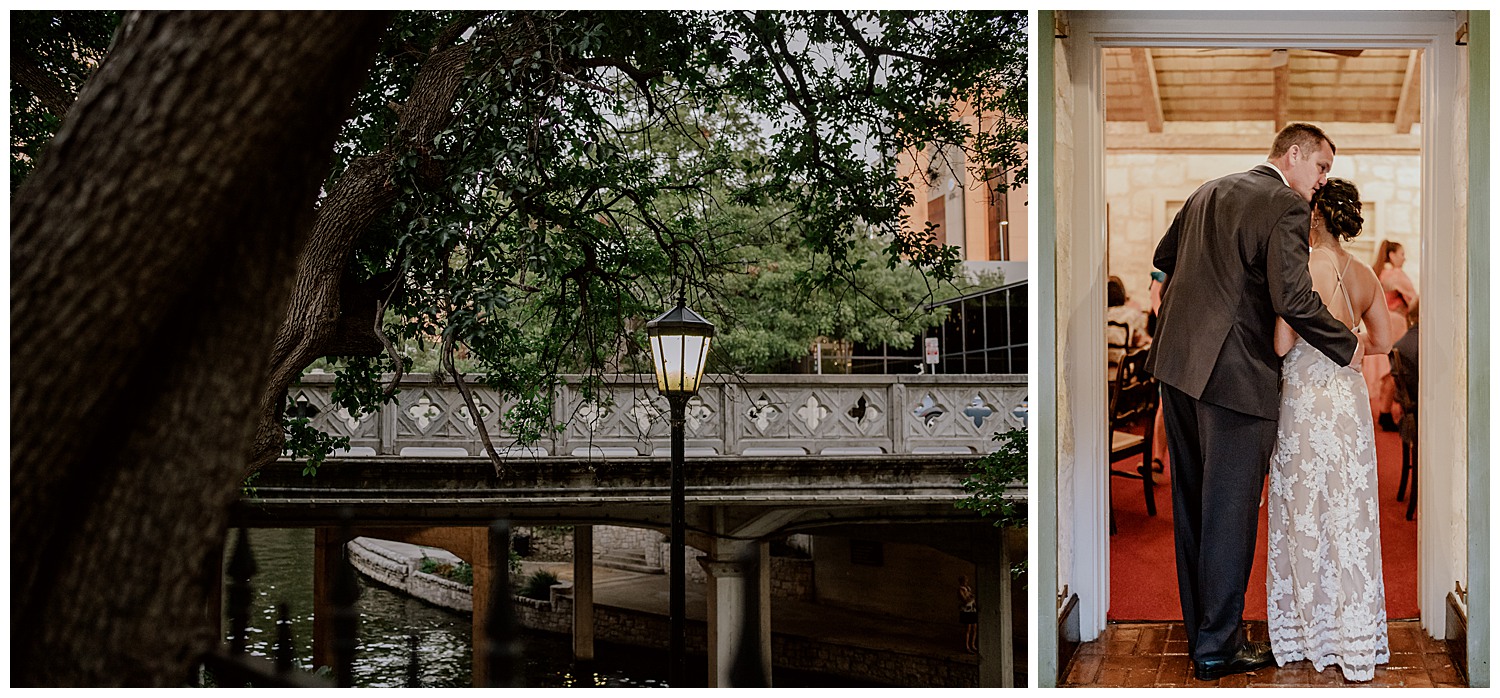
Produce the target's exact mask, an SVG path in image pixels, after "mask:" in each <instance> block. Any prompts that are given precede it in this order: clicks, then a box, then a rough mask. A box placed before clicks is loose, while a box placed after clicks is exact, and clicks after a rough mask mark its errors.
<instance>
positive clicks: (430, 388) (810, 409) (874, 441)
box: [288, 374, 1026, 458]
mask: <svg viewBox="0 0 1500 698" xmlns="http://www.w3.org/2000/svg"><path fill="white" fill-rule="evenodd" d="M441 378H442V377H441V376H438V377H436V378H435V377H434V376H431V375H420V374H419V375H410V376H406V377H405V378H404V379H403V380H402V381H401V392H400V394H399V395H398V397H397V400H396V402H394V403H392V404H388V405H386V406H384V407H383V408H382V409H381V410H380V411H379V412H376V413H375V414H366V415H353V414H350V413H349V412H348V411H347V410H345V409H343V408H342V407H336V406H334V405H333V404H332V388H333V376H332V375H326V374H312V375H308V376H305V377H304V378H303V379H302V381H301V382H300V383H298V384H295V385H293V386H292V388H291V390H290V391H289V393H288V396H289V398H290V401H291V403H292V404H291V407H290V408H291V409H294V410H299V411H300V413H301V414H304V415H307V416H310V417H311V421H312V424H313V425H314V426H316V427H318V428H319V429H321V430H323V431H325V432H328V433H331V434H334V435H336V436H348V437H349V445H350V449H349V452H348V453H344V454H340V455H349V456H361V455H366V456H368V455H407V456H429V457H448V456H478V455H482V454H483V445H482V441H481V439H480V436H479V432H478V430H477V429H476V428H475V426H474V415H473V414H471V413H470V411H469V408H468V406H467V405H465V404H464V400H463V396H462V395H461V394H460V392H459V391H458V389H457V388H456V387H455V386H454V385H453V383H452V382H451V381H445V380H441ZM467 385H468V387H469V389H470V391H471V394H472V395H473V397H474V400H475V402H476V403H477V407H478V409H477V411H478V412H479V418H480V419H483V420H484V424H485V427H486V428H487V430H488V431H489V434H490V439H491V442H492V443H493V444H494V446H495V449H496V450H497V451H498V452H499V453H500V455H502V456H506V457H518V456H589V455H598V456H606V457H610V458H617V457H625V456H635V455H666V454H667V453H668V449H669V439H670V433H669V428H670V427H669V425H668V424H667V412H668V410H667V402H666V399H665V398H662V397H661V396H660V395H658V394H657V392H656V385H655V381H654V379H653V378H652V377H651V376H642V375H622V376H617V377H615V378H614V379H613V380H611V381H609V383H608V388H607V391H606V393H605V394H604V395H602V396H599V398H598V399H595V400H590V399H588V398H587V397H586V396H585V394H584V393H583V392H582V391H581V390H580V389H579V385H580V384H579V382H578V381H576V380H570V381H568V382H567V383H566V384H565V385H564V386H563V387H562V388H561V389H560V391H559V394H557V395H556V396H555V397H556V399H555V400H554V401H553V405H552V412H551V416H552V421H553V423H554V424H556V425H557V427H556V429H555V430H554V431H553V432H552V433H549V434H546V435H544V436H543V438H541V439H540V440H538V441H536V442H534V443H531V444H522V443H520V442H519V440H518V439H517V436H516V434H515V433H513V432H512V431H510V430H508V429H507V427H506V426H505V421H506V419H505V416H506V415H507V414H508V413H509V412H510V411H511V410H513V409H514V408H515V407H516V401H515V400H514V399H513V398H508V399H506V400H501V399H500V396H499V395H498V393H497V392H496V391H494V390H491V389H489V388H487V387H485V386H482V385H480V384H479V383H478V382H477V380H472V381H468V382H467ZM1025 399H1026V377H1025V376H1024V375H918V376H905V375H903V376H890V375H755V376H747V377H743V378H728V377H726V378H724V379H722V380H709V381H706V384H705V385H704V387H703V389H702V391H700V393H699V395H698V396H697V397H695V398H694V399H693V400H692V401H691V402H689V403H688V409H687V432H686V440H687V455H688V456H690V457H694V458H699V457H704V456H715V455H721V456H780V455H786V456H798V455H862V454H870V455H875V454H913V455H915V454H941V453H950V454H981V453H988V452H990V451H992V450H994V449H995V448H996V446H997V444H996V442H995V441H993V440H992V437H993V435H994V433H995V432H1004V431H1007V430H1009V429H1012V428H1015V427H1020V426H1022V422H1021V419H1020V418H1019V417H1017V416H1016V414H1015V413H1016V410H1017V408H1018V407H1019V406H1020V405H1021V404H1022V403H1023V402H1024V401H1025Z"/></svg>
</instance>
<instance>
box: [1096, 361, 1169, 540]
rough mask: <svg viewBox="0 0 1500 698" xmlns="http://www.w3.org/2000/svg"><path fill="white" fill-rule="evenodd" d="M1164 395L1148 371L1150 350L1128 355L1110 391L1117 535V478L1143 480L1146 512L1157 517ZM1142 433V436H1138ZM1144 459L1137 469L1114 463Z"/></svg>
mask: <svg viewBox="0 0 1500 698" xmlns="http://www.w3.org/2000/svg"><path fill="white" fill-rule="evenodd" d="M1160 399H1161V394H1160V393H1159V392H1158V390H1157V385H1156V379H1155V378H1153V377H1152V376H1151V374H1149V373H1147V372H1146V351H1144V350H1142V351H1137V352H1134V353H1131V354H1126V355H1125V356H1124V357H1122V358H1121V359H1120V366H1119V370H1118V372H1117V373H1116V374H1115V380H1114V384H1113V385H1111V386H1110V391H1109V436H1110V438H1109V463H1110V470H1109V475H1110V483H1111V484H1110V490H1111V498H1110V507H1109V532H1110V534H1111V535H1113V534H1114V533H1115V509H1114V498H1113V490H1114V484H1113V483H1114V478H1116V477H1123V478H1130V479H1133V480H1140V481H1141V488H1142V490H1143V491H1144V493H1145V497H1146V513H1147V514H1149V515H1151V516H1156V482H1155V481H1154V480H1153V479H1152V476H1151V472H1152V471H1151V447H1152V437H1153V435H1154V433H1155V429H1154V428H1153V427H1154V426H1155V421H1154V420H1155V419H1156V407H1157V403H1158V402H1159V401H1160ZM1137 432H1139V433H1137ZM1135 456H1140V459H1141V464H1140V465H1139V466H1138V467H1136V468H1134V469H1133V470H1116V469H1115V468H1114V464H1115V463H1118V462H1120V461H1122V460H1125V459H1128V458H1133V457H1135Z"/></svg>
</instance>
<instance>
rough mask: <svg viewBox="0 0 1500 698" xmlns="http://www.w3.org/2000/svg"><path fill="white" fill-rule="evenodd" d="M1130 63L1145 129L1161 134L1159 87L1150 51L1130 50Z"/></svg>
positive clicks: (1144, 49) (1142, 49)
mask: <svg viewBox="0 0 1500 698" xmlns="http://www.w3.org/2000/svg"><path fill="white" fill-rule="evenodd" d="M1130 62H1131V63H1133V64H1135V81H1136V84H1138V85H1140V86H1141V91H1140V96H1139V97H1138V99H1139V100H1140V103H1141V113H1143V114H1145V115H1146V128H1147V129H1148V130H1150V131H1151V132H1152V133H1161V129H1162V123H1163V122H1164V121H1165V120H1164V119H1163V118H1162V110H1161V86H1160V85H1159V84H1157V81H1156V66H1155V65H1153V64H1152V62H1151V49H1148V48H1132V49H1130Z"/></svg>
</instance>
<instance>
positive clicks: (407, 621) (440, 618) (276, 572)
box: [224, 529, 870, 688]
mask: <svg viewBox="0 0 1500 698" xmlns="http://www.w3.org/2000/svg"><path fill="white" fill-rule="evenodd" d="M313 536H314V532H313V530H312V529H254V530H251V531H250V548H251V550H252V551H254V553H255V563H256V567H257V572H256V575H255V578H254V581H253V585H254V588H255V593H256V598H255V601H254V603H253V604H252V607H251V621H250V628H249V630H248V633H247V634H248V641H247V647H248V649H249V651H250V652H251V653H252V654H258V655H261V656H267V657H269V656H271V655H272V653H273V646H274V643H275V640H276V618H277V616H278V613H279V611H278V610H277V608H278V606H279V605H280V604H283V603H284V604H286V605H287V606H288V610H289V611H290V614H289V615H290V618H291V626H292V635H293V639H294V641H295V657H296V662H297V664H298V666H299V667H301V668H303V669H311V668H312V634H313V618H312V615H313ZM231 541H233V537H231ZM358 607H359V649H358V653H357V654H356V656H355V659H354V685H355V686H366V687H401V686H405V685H406V681H407V671H408V669H407V667H408V665H409V663H410V661H411V657H412V649H411V640H410V638H411V636H412V635H415V636H416V638H417V641H416V646H417V655H418V660H419V661H418V668H419V670H418V675H419V680H420V683H421V685H422V686H424V687H467V686H470V685H471V681H470V666H471V661H472V659H473V650H472V646H471V645H470V628H471V627H472V626H471V621H470V618H469V615H468V614H463V613H456V612H454V611H449V610H447V609H443V608H438V607H436V606H431V605H428V604H426V603H424V602H421V601H418V600H416V599H413V598H411V597H408V596H406V595H404V594H398V593H396V592H394V591H391V590H390V589H387V588H385V587H382V586H380V585H378V584H375V583H373V582H370V581H369V580H368V579H365V578H364V577H362V576H361V577H360V596H359V603H358ZM224 627H225V628H226V629H227V628H228V627H229V623H228V621H227V620H226V621H225V624H224ZM226 632H227V630H226ZM522 647H523V650H522V651H523V660H524V670H523V672H524V673H523V678H522V685H523V686H528V687H533V688H566V687H580V688H581V687H637V688H639V687H663V686H665V685H666V675H667V659H666V656H665V652H663V651H660V650H647V649H642V648H636V647H628V646H623V645H614V644H610V643H597V644H596V646H595V649H594V652H595V655H596V660H595V661H594V662H593V663H592V664H591V666H587V667H580V666H576V665H575V663H574V661H573V651H572V643H571V640H570V638H569V637H568V636H566V635H558V634H555V633H545V632H540V631H532V630H526V631H523V632H522ZM687 659H688V661H687V664H688V667H689V673H690V674H692V673H694V672H696V673H697V676H689V677H688V680H689V681H690V682H691V684H692V685H698V686H702V685H704V683H703V682H704V681H705V679H706V676H705V662H704V659H703V657H702V655H698V656H696V657H694V656H692V655H689V656H688V658H687ZM774 682H775V684H776V685H777V686H785V687H792V686H803V687H807V686H853V685H870V684H864V683H862V682H857V681H851V680H850V679H847V678H839V677H832V676H822V675H817V674H805V673H801V672H786V671H782V670H777V671H776V675H775V678H774Z"/></svg>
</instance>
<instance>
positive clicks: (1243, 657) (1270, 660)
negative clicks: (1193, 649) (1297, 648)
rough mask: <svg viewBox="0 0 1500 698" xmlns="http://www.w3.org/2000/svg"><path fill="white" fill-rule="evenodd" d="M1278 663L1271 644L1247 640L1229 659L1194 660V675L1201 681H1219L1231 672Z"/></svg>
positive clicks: (1243, 671)
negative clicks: (1272, 652)
mask: <svg viewBox="0 0 1500 698" xmlns="http://www.w3.org/2000/svg"><path fill="white" fill-rule="evenodd" d="M1275 663H1276V656H1275V655H1273V654H1271V646H1270V645H1268V644H1266V643H1264V642H1246V643H1245V644H1243V645H1240V649H1239V650H1238V651H1236V652H1235V653H1234V656H1232V657H1230V658H1228V659H1210V660H1207V661H1202V662H1193V676H1195V677H1197V678H1198V680H1199V681H1217V680H1219V679H1221V678H1223V677H1225V676H1228V675H1230V674H1243V673H1245V672H1247V671H1255V670H1256V669H1260V668H1262V667H1268V666H1271V665H1272V664H1275Z"/></svg>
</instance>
